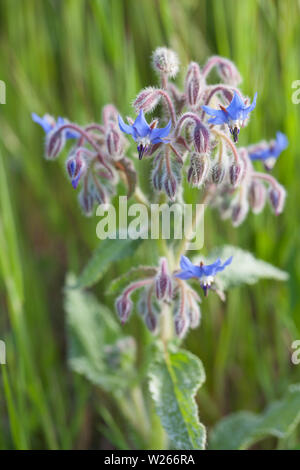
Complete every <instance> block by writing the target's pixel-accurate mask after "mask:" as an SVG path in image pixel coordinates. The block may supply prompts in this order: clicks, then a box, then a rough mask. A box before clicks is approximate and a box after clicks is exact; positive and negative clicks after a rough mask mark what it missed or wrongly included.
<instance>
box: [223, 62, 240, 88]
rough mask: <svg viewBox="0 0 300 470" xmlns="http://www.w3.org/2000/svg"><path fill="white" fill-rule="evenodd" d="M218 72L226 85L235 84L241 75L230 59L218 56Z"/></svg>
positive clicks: (238, 81)
mask: <svg viewBox="0 0 300 470" xmlns="http://www.w3.org/2000/svg"><path fill="white" fill-rule="evenodd" d="M218 72H219V75H220V78H221V80H223V82H224V83H227V84H228V85H232V86H236V85H238V84H239V83H241V81H242V77H241V75H240V73H239V71H238V69H237V68H236V66H235V65H234V63H233V62H231V60H228V59H224V57H220V61H219V62H218Z"/></svg>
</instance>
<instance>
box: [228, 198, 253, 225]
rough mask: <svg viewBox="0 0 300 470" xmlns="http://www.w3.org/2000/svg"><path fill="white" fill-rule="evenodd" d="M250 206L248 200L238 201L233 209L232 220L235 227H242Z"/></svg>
mask: <svg viewBox="0 0 300 470" xmlns="http://www.w3.org/2000/svg"><path fill="white" fill-rule="evenodd" d="M248 211H249V204H248V201H247V200H246V199H242V200H241V201H238V202H237V203H236V204H235V205H234V206H233V208H232V213H231V220H232V225H233V226H234V227H238V226H239V225H241V224H242V223H243V222H244V220H245V218H246V217H247V214H248Z"/></svg>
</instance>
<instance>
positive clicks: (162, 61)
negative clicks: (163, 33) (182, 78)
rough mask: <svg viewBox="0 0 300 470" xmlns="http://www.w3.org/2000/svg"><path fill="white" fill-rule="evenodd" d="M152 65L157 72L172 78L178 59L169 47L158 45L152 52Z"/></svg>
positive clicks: (176, 69)
mask: <svg viewBox="0 0 300 470" xmlns="http://www.w3.org/2000/svg"><path fill="white" fill-rule="evenodd" d="M152 65H153V68H154V70H156V71H157V72H159V73H163V74H166V75H169V76H170V77H172V78H174V77H175V76H176V75H177V72H178V69H179V60H178V57H177V54H176V53H175V52H174V51H172V50H171V49H167V48H166V47H158V48H157V49H155V51H154V52H153V55H152Z"/></svg>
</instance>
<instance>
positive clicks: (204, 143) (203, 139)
mask: <svg viewBox="0 0 300 470" xmlns="http://www.w3.org/2000/svg"><path fill="white" fill-rule="evenodd" d="M194 145H195V149H196V151H197V152H198V153H206V152H207V151H208V147H209V132H208V129H206V127H205V126H204V125H203V124H201V123H200V122H198V123H197V124H196V125H195V128H194Z"/></svg>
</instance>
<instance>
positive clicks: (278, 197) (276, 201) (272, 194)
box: [269, 183, 286, 215]
mask: <svg viewBox="0 0 300 470" xmlns="http://www.w3.org/2000/svg"><path fill="white" fill-rule="evenodd" d="M285 198H286V191H285V189H284V187H283V186H281V185H280V184H278V183H277V185H276V187H275V186H274V187H272V188H270V189H269V201H270V203H271V207H272V209H273V210H274V212H275V214H276V215H279V214H281V212H282V211H283V208H284V203H285Z"/></svg>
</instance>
